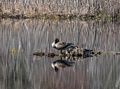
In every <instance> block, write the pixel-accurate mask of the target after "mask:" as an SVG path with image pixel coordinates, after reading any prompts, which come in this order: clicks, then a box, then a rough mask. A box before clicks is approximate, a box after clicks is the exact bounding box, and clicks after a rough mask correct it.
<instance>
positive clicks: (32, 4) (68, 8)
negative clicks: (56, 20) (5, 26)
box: [0, 0, 120, 17]
mask: <svg viewBox="0 0 120 89" xmlns="http://www.w3.org/2000/svg"><path fill="white" fill-rule="evenodd" d="M119 12H120V1H119V0H99V1H98V0H2V1H0V14H4V16H5V15H12V16H16V15H18V16H19V15H20V16H21V17H22V16H26V17H35V16H39V15H41V14H48V15H49V14H52V15H56V14H57V15H61V14H62V15H63V14H64V15H66V14H67V15H68V14H72V15H77V16H79V15H98V16H101V15H106V14H107V15H112V16H114V15H115V16H116V15H118V14H119Z"/></svg>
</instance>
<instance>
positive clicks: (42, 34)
mask: <svg viewBox="0 0 120 89" xmlns="http://www.w3.org/2000/svg"><path fill="white" fill-rule="evenodd" d="M119 36H120V25H119V23H112V22H106V23H105V22H95V21H89V22H84V21H78V20H74V21H67V20H66V21H50V20H46V21H44V20H40V21H39V20H1V22H0V89H119V88H120V56H119V55H114V54H112V53H108V54H104V55H100V56H97V57H91V58H85V59H83V58H76V59H77V60H81V61H75V65H74V66H73V67H69V68H65V69H63V70H60V71H59V72H58V73H56V72H55V71H54V70H53V69H52V67H51V63H52V62H53V61H54V60H58V59H60V58H59V57H55V58H49V57H37V56H33V52H35V51H37V50H40V51H43V52H46V53H48V52H55V53H57V52H58V51H57V50H55V49H53V48H52V47H51V43H52V42H53V40H54V39H55V38H56V37H57V38H60V39H61V40H63V41H67V42H73V43H74V44H76V45H78V46H79V47H83V48H88V49H94V50H102V51H115V52H119V51H120V37H119Z"/></svg>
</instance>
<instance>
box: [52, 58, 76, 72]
mask: <svg viewBox="0 0 120 89" xmlns="http://www.w3.org/2000/svg"><path fill="white" fill-rule="evenodd" d="M74 63H75V62H71V61H67V60H56V61H54V62H53V63H52V64H51V66H52V68H53V69H54V70H55V72H58V71H59V69H64V68H66V67H71V66H73V64H74Z"/></svg>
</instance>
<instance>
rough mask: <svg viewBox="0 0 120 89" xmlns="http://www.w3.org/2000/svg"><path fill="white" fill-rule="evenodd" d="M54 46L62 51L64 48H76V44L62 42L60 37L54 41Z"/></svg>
mask: <svg viewBox="0 0 120 89" xmlns="http://www.w3.org/2000/svg"><path fill="white" fill-rule="evenodd" d="M52 47H53V48H55V49H57V50H60V52H61V53H62V50H70V49H73V48H75V47H76V46H75V45H74V44H73V43H66V42H62V41H59V39H58V38H56V39H55V41H54V42H53V43H52Z"/></svg>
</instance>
